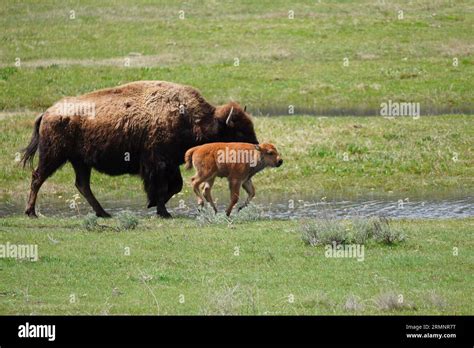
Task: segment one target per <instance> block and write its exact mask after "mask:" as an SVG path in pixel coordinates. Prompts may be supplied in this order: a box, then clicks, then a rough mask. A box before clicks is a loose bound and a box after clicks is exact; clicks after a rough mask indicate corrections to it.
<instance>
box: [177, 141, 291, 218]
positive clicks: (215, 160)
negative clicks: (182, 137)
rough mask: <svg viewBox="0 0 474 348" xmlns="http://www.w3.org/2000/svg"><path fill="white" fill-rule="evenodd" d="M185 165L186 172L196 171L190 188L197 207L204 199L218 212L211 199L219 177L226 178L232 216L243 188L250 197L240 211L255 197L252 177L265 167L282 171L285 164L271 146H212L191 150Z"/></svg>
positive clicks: (232, 144) (228, 213) (217, 144)
mask: <svg viewBox="0 0 474 348" xmlns="http://www.w3.org/2000/svg"><path fill="white" fill-rule="evenodd" d="M185 163H186V169H190V168H191V167H194V168H195V170H196V174H195V175H194V176H193V177H192V178H191V184H192V187H193V190H194V192H195V193H196V195H197V196H198V204H199V205H201V206H202V205H203V204H204V199H205V200H207V201H208V202H209V203H210V204H211V206H212V208H213V209H214V211H215V212H217V207H216V205H215V203H214V200H213V199H212V196H211V189H212V185H213V184H214V180H215V178H216V177H227V179H228V181H229V189H230V203H229V206H228V207H227V209H226V214H227V216H229V215H230V213H231V212H232V209H233V207H234V206H235V204H236V203H237V202H238V200H239V195H240V187H241V186H242V187H243V188H244V190H245V191H246V192H247V194H248V197H247V200H246V201H245V203H244V204H243V205H242V206H241V207H239V210H240V209H242V208H244V207H245V206H247V205H248V204H249V202H250V200H251V199H252V198H253V197H254V196H255V187H254V186H253V183H252V177H253V176H254V175H255V174H256V173H258V172H259V171H261V170H263V169H264V168H266V167H279V166H280V165H281V164H282V163H283V160H282V159H281V157H280V154H279V153H278V151H277V150H276V148H275V146H274V145H272V144H260V145H255V144H248V143H211V144H205V145H201V146H196V147H193V148H191V149H189V150H188V151H187V152H186V154H185ZM201 185H202V191H201Z"/></svg>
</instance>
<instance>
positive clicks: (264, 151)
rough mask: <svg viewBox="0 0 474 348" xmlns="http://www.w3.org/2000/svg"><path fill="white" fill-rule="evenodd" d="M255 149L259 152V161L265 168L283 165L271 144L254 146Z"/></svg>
mask: <svg viewBox="0 0 474 348" xmlns="http://www.w3.org/2000/svg"><path fill="white" fill-rule="evenodd" d="M255 148H256V149H257V150H258V151H260V153H261V160H262V161H263V163H264V164H265V166H266V167H279V166H281V165H282V164H283V160H282V159H281V156H280V154H279V153H278V151H277V149H276V147H275V146H274V145H273V144H267V143H265V144H260V145H255Z"/></svg>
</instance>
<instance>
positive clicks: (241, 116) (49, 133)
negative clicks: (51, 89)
mask: <svg viewBox="0 0 474 348" xmlns="http://www.w3.org/2000/svg"><path fill="white" fill-rule="evenodd" d="M218 141H219V142H250V143H258V141H257V137H256V135H255V131H254V127H253V123H252V120H251V118H250V117H249V115H248V114H247V113H246V112H245V109H241V108H240V106H239V105H238V104H237V103H234V102H231V103H228V104H225V105H222V106H218V107H214V106H212V105H211V104H209V103H208V102H207V101H206V100H205V99H204V98H203V97H202V96H201V94H200V93H199V92H198V91H197V90H196V89H194V88H192V87H189V86H183V85H179V84H175V83H170V82H164V81H138V82H132V83H129V84H126V85H122V86H118V87H115V88H108V89H103V90H99V91H95V92H92V93H88V94H85V95H82V96H79V97H67V98H64V99H62V100H60V101H59V102H57V103H56V104H54V105H53V106H52V107H50V108H49V109H47V110H46V111H45V112H44V113H43V114H42V115H40V116H38V117H37V118H36V120H35V125H34V131H33V135H32V138H31V141H30V144H29V145H28V146H27V147H26V149H25V150H24V154H23V158H22V162H23V166H25V165H26V163H28V162H30V163H32V161H33V157H34V155H35V153H36V151H37V150H38V151H39V164H38V167H37V168H36V170H34V171H33V174H32V179H31V191H30V196H29V199H28V203H27V207H26V211H25V213H26V214H27V215H29V216H31V217H36V212H35V202H36V197H37V194H38V190H39V189H40V187H41V185H42V184H43V183H44V181H45V180H46V179H47V178H48V177H49V176H51V175H52V174H53V173H54V172H55V171H56V170H57V169H58V168H59V167H60V166H62V165H63V164H64V163H66V162H67V161H69V162H71V164H72V166H73V168H74V171H75V174H76V187H77V188H78V190H79V191H80V192H81V194H82V195H83V196H84V197H85V198H86V200H87V201H88V202H89V204H90V205H91V206H92V208H93V209H94V211H95V212H96V214H97V216H100V217H109V216H110V215H109V214H108V213H107V212H106V211H105V210H104V209H103V208H102V206H101V205H100V203H99V202H98V201H97V199H96V198H95V197H94V195H93V194H92V191H91V189H90V175H91V169H92V168H95V169H96V170H98V171H99V172H102V173H106V174H109V175H120V174H125V173H128V174H139V175H140V176H141V178H142V180H143V183H144V188H145V191H146V193H147V196H148V207H149V208H150V207H154V206H156V211H157V214H158V215H160V216H162V217H170V214H169V213H168V211H167V210H166V206H165V204H166V202H168V200H169V199H170V198H171V197H172V196H173V195H174V194H176V193H178V192H179V191H181V189H182V186H183V179H182V177H181V173H180V170H179V165H180V164H182V163H184V154H185V152H186V150H188V149H189V148H191V147H193V146H196V145H200V144H203V143H208V142H218Z"/></svg>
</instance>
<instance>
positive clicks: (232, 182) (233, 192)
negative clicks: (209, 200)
mask: <svg viewBox="0 0 474 348" xmlns="http://www.w3.org/2000/svg"><path fill="white" fill-rule="evenodd" d="M241 184H242V183H241V181H240V180H238V179H230V178H229V189H230V203H229V206H228V207H227V209H226V211H225V212H226V214H227V216H229V215H230V213H231V212H232V208H234V206H235V205H236V204H237V202H238V201H239V195H240V186H241Z"/></svg>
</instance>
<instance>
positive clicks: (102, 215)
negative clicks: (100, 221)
mask: <svg viewBox="0 0 474 348" xmlns="http://www.w3.org/2000/svg"><path fill="white" fill-rule="evenodd" d="M95 215H97V217H101V218H111V217H112V215H110V214H109V213H107V212H105V211H103V212H100V213H95Z"/></svg>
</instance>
